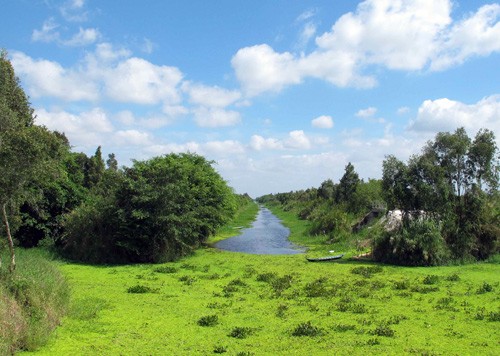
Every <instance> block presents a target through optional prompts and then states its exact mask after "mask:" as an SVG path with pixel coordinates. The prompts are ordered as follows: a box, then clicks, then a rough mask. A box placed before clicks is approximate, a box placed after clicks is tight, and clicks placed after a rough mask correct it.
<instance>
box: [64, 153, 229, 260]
mask: <svg viewBox="0 0 500 356" xmlns="http://www.w3.org/2000/svg"><path fill="white" fill-rule="evenodd" d="M96 156H97V153H96ZM211 164H212V163H211V162H208V161H206V160H205V159H204V158H203V157H201V156H198V155H195V154H179V155H177V154H170V155H166V156H163V157H156V158H152V159H150V160H148V161H135V162H134V165H133V167H131V168H126V169H125V171H124V173H123V174H120V173H119V172H118V173H113V171H111V170H108V171H106V172H105V174H104V175H103V178H101V179H102V182H101V183H100V184H99V185H98V186H97V188H98V189H97V190H96V191H97V192H98V193H100V192H99V188H101V190H103V192H101V194H98V195H96V194H94V197H93V198H92V200H90V201H88V202H86V203H85V204H84V205H82V206H81V207H79V208H78V209H76V210H75V211H73V212H72V213H71V214H69V215H68V218H67V223H66V239H65V241H64V248H63V251H64V252H65V254H66V255H67V256H69V257H71V258H75V259H79V260H83V261H90V262H165V261H172V260H174V259H176V258H178V257H180V256H183V255H186V254H188V253H190V252H191V251H192V250H193V249H194V248H196V247H198V246H199V245H200V244H201V243H203V242H205V241H206V240H207V239H208V237H209V236H210V235H212V234H214V233H215V232H216V230H217V228H218V227H220V226H222V225H223V224H224V223H225V222H227V221H229V219H230V218H231V217H232V216H233V214H234V212H235V197H234V194H233V192H232V191H231V189H230V188H229V187H228V186H227V184H226V182H225V181H224V180H223V179H222V178H221V177H220V175H219V174H218V173H217V172H216V171H215V170H214V169H213V168H212V166H211ZM108 172H109V173H108ZM107 176H109V180H110V182H109V183H108V184H107V185H104V183H105V182H106V177H107ZM103 182H104V183H103ZM102 187H104V188H102Z"/></svg>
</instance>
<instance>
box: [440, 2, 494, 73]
mask: <svg viewBox="0 0 500 356" xmlns="http://www.w3.org/2000/svg"><path fill="white" fill-rule="evenodd" d="M499 18H500V4H491V5H484V6H482V7H481V8H480V9H479V10H478V11H477V12H476V13H475V14H472V15H471V16H470V17H468V18H465V19H463V20H462V21H459V22H458V23H457V24H455V25H454V26H452V27H451V28H449V29H448V30H447V31H446V32H445V35H444V36H443V37H444V38H443V39H442V41H441V42H442V43H441V44H440V50H439V51H438V52H437V53H436V55H435V58H433V61H432V64H431V69H433V70H443V69H447V68H449V67H451V66H455V65H459V64H462V63H463V62H464V61H465V60H467V59H468V58H470V57H472V56H487V55H489V54H491V53H493V52H498V51H500V22H499V21H498V20H499Z"/></svg>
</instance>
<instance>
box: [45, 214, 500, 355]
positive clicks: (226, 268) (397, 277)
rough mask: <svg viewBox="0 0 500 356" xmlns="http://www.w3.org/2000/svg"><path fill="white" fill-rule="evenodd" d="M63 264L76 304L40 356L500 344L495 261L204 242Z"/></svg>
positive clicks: (427, 349) (389, 350)
mask: <svg viewBox="0 0 500 356" xmlns="http://www.w3.org/2000/svg"><path fill="white" fill-rule="evenodd" d="M291 220H293V219H292V217H288V218H287V224H289V225H290V224H292V222H291ZM235 224H236V225H235V226H239V224H241V225H244V222H243V221H239V222H235ZM294 224H298V225H297V227H298V226H299V225H300V223H297V222H295V223H294ZM292 225H293V224H292ZM290 227H291V228H292V231H295V230H296V229H294V227H293V226H290ZM301 239H302V238H299V237H296V238H294V240H295V241H303V242H305V239H302V240H301ZM59 266H60V269H61V270H62V272H63V273H64V275H65V276H66V277H67V279H68V282H69V284H70V286H71V297H72V302H71V309H70V312H69V314H68V315H67V316H66V317H65V318H64V319H63V322H62V325H61V326H60V327H59V328H58V329H57V330H56V331H55V333H54V334H53V336H52V337H51V339H50V340H49V342H48V344H47V345H46V346H45V347H43V348H42V349H40V350H38V351H37V354H40V355H115V354H116V355H208V354H214V353H224V352H227V354H229V355H294V354H296V355H332V354H335V355H344V354H345V355H347V354H355V355H357V354H384V355H387V354H394V355H399V354H419V355H434V354H436V355H440V354H442V355H450V354H451V355H478V354H480V355H497V354H498V353H499V350H500V273H499V272H500V265H499V264H498V259H497V262H496V263H494V262H491V263H482V264H473V265H467V266H450V267H436V268H434V267H433V268H406V267H393V266H385V265H378V264H373V263H370V262H359V261H353V260H349V259H343V260H340V261H338V262H325V263H309V262H307V261H306V260H305V258H304V255H290V256H269V255H246V254H241V253H232V252H224V251H218V250H215V249H212V248H204V249H201V250H198V251H196V253H195V254H194V255H192V256H189V257H186V258H184V259H182V260H180V261H177V262H174V263H166V264H161V265H126V266H104V267H103V266H100V267H99V266H89V265H81V264H73V263H64V262H59Z"/></svg>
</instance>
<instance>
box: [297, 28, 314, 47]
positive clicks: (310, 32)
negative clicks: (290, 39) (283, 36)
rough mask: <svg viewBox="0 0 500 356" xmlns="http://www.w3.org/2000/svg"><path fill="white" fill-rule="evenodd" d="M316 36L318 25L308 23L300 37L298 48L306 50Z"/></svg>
mask: <svg viewBox="0 0 500 356" xmlns="http://www.w3.org/2000/svg"><path fill="white" fill-rule="evenodd" d="M315 34H316V25H315V24H313V23H312V22H308V23H306V24H305V25H304V28H303V29H302V32H301V33H300V36H299V42H298V44H297V46H298V48H304V47H305V46H306V45H307V44H308V43H309V41H310V40H311V38H313V37H314V35H315Z"/></svg>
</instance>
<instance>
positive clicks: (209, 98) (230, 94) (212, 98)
mask: <svg viewBox="0 0 500 356" xmlns="http://www.w3.org/2000/svg"><path fill="white" fill-rule="evenodd" d="M183 89H184V90H185V91H186V92H187V93H188V94H189V99H190V101H191V102H192V103H193V104H196V105H201V106H205V107H216V108H224V107H226V106H229V105H231V104H234V103H235V102H236V101H237V100H239V99H240V98H241V93H240V92H239V91H237V90H228V89H224V88H220V87H218V86H213V87H211V86H206V85H202V84H192V83H185V84H184V86H183Z"/></svg>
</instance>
